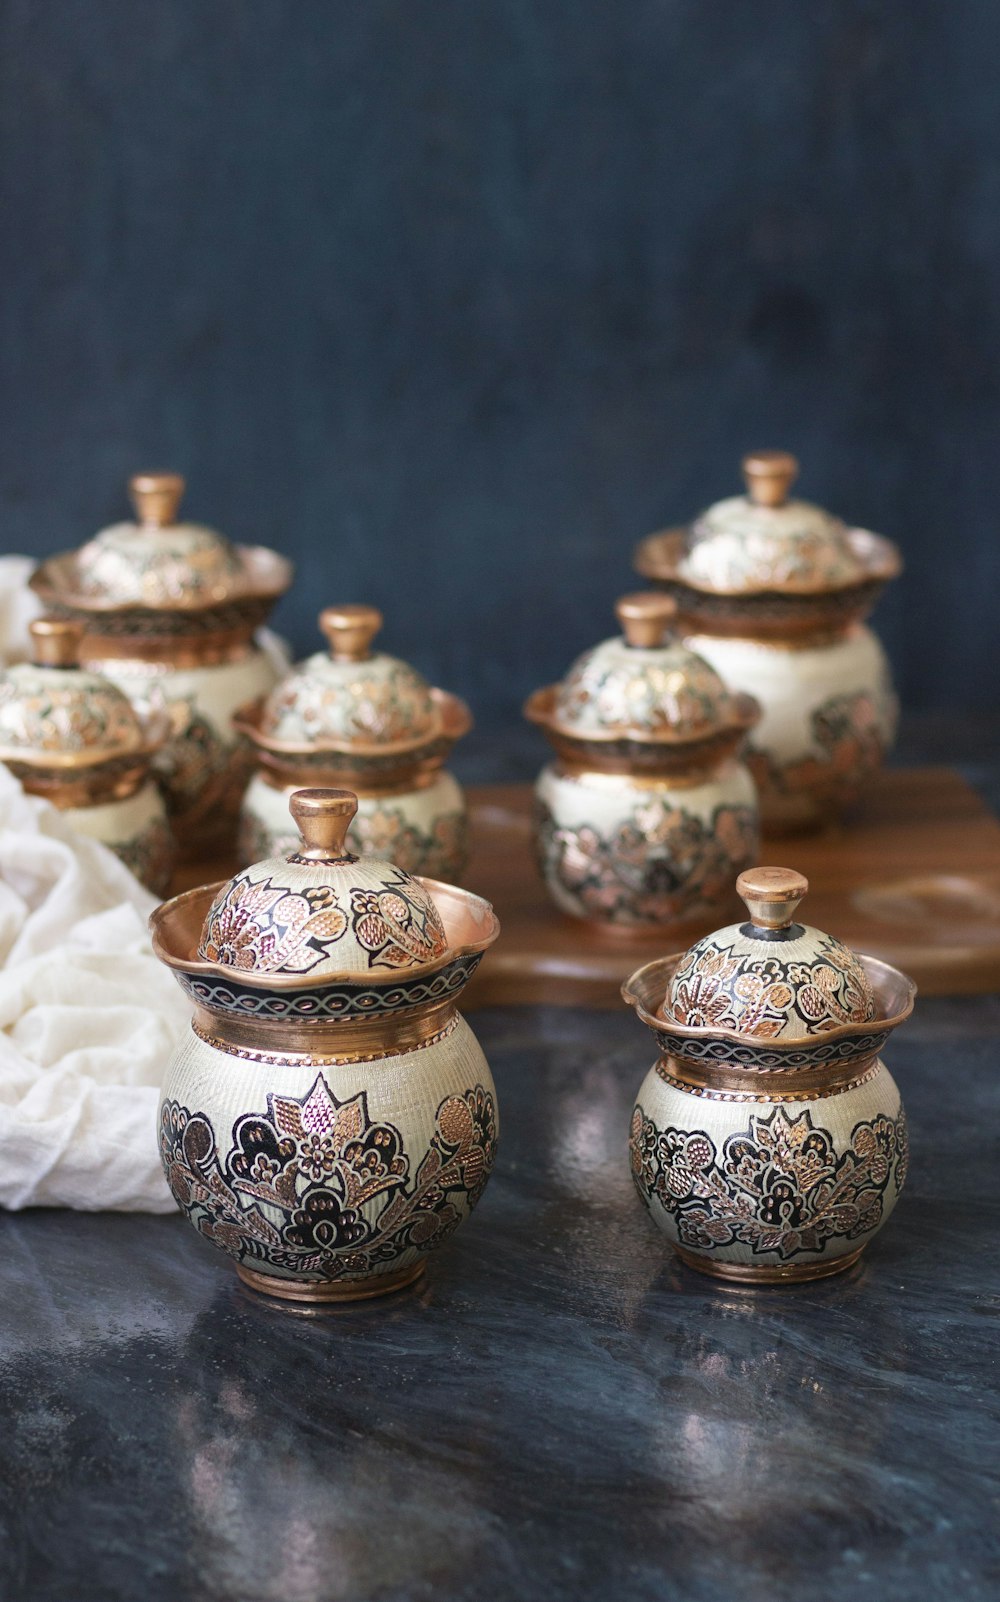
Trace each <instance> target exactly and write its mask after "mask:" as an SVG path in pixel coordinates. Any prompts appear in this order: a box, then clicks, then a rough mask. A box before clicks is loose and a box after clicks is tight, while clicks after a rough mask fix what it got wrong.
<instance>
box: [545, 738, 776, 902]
mask: <svg viewBox="0 0 1000 1602" xmlns="http://www.w3.org/2000/svg"><path fill="white" fill-rule="evenodd" d="M535 795H536V845H537V850H538V859H539V866H540V868H541V872H542V877H543V878H544V880H545V883H546V885H547V887H548V890H549V893H550V895H551V896H552V899H553V900H554V901H555V903H556V905H557V906H558V907H560V908H561V910H562V911H563V912H568V913H570V914H571V915H572V916H573V917H575V918H589V919H594V920H596V921H599V922H601V923H610V924H616V925H620V926H622V927H644V926H645V927H651V926H655V925H669V924H674V923H680V922H682V921H683V920H685V919H688V918H691V917H694V916H697V915H698V914H700V913H702V912H707V911H710V910H711V909H712V908H713V907H715V906H717V905H718V903H719V902H721V901H723V900H724V899H725V897H726V895H727V893H728V892H729V890H730V888H731V886H732V882H733V878H734V876H735V875H736V874H738V873H740V872H741V871H742V870H743V869H744V868H745V867H748V866H749V864H750V863H751V862H752V861H753V860H754V858H755V856H756V854H757V847H758V838H757V797H756V791H755V788H754V782H753V779H752V778H751V776H750V773H749V772H748V770H747V768H746V767H745V766H744V764H743V763H742V762H738V761H736V760H735V759H730V760H728V761H725V762H723V763H721V764H720V765H719V766H718V767H717V768H716V769H715V770H714V771H713V772H712V773H710V774H706V775H704V776H703V777H702V778H700V779H697V780H695V781H694V782H685V781H684V780H682V779H678V778H675V777H671V778H658V779H651V778H650V779H638V778H632V777H629V776H628V775H625V774H609V773H570V772H569V771H567V770H566V769H564V768H563V767H561V766H560V764H559V763H550V764H549V765H548V767H546V768H543V770H542V772H541V774H540V776H539V779H538V783H537V785H536V787H535Z"/></svg>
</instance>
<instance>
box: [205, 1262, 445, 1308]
mask: <svg viewBox="0 0 1000 1602" xmlns="http://www.w3.org/2000/svg"><path fill="white" fill-rule="evenodd" d="M426 1268H427V1264H426V1263H425V1262H419V1263H410V1264H409V1265H408V1267H406V1268H400V1269H397V1270H396V1272H395V1273H394V1274H378V1275H375V1276H373V1277H372V1278H369V1279H353V1280H351V1279H347V1280H344V1279H341V1280H319V1281H314V1282H313V1283H312V1284H310V1283H308V1282H307V1281H305V1280H294V1279H282V1278H280V1277H279V1276H278V1275H277V1274H261V1273H258V1271H257V1270H256V1269H255V1268H247V1267H246V1266H245V1265H244V1264H243V1263H237V1265H236V1272H237V1274H239V1276H240V1279H241V1280H242V1281H243V1283H244V1285H249V1287H250V1289H251V1290H254V1291H258V1292H260V1294H261V1295H263V1296H276V1297H278V1298H279V1299H280V1300H281V1301H286V1302H362V1301H368V1300H370V1298H371V1297H373V1296H388V1295H389V1293H390V1292H391V1291H398V1290H404V1289H405V1288H406V1286H407V1285H412V1284H413V1283H414V1282H415V1281H416V1280H418V1279H420V1278H421V1276H422V1275H423V1274H424V1273H425V1271H426Z"/></svg>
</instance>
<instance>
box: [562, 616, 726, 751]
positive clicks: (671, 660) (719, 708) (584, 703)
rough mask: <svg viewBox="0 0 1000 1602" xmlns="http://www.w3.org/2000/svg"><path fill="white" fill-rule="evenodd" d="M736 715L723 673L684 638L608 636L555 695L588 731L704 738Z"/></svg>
mask: <svg viewBox="0 0 1000 1602" xmlns="http://www.w3.org/2000/svg"><path fill="white" fill-rule="evenodd" d="M732 715H733V713H732V698H731V696H730V695H729V692H728V690H727V689H726V686H725V684H724V683H723V682H722V679H721V678H720V677H719V675H718V673H717V672H716V671H715V669H714V668H713V667H711V666H710V664H709V663H708V662H707V661H705V660H704V659H703V658H701V657H699V656H697V655H696V654H695V653H694V652H693V651H691V650H689V649H688V648H687V647H686V646H684V645H681V644H680V643H679V642H677V641H676V640H671V641H668V642H667V643H665V644H663V645H660V646H655V647H642V646H636V645H630V644H629V643H628V641H627V640H624V639H622V638H621V637H620V636H616V637H615V638H613V639H609V640H604V641H603V642H602V643H601V644H600V645H596V646H594V647H593V649H592V650H590V651H586V652H584V654H583V655H582V656H581V657H579V658H578V659H577V661H576V662H575V663H574V664H573V666H572V667H571V668H570V670H569V672H568V673H567V675H566V677H565V679H564V680H563V681H562V684H561V685H560V686H559V690H558V694H557V696H556V702H555V717H556V719H557V720H558V722H559V724H560V725H561V726H562V727H563V728H565V729H567V730H570V731H572V732H573V733H574V734H576V735H580V736H582V737H587V736H588V735H603V734H607V733H609V732H612V731H617V732H620V733H622V734H625V733H637V734H640V735H653V736H655V735H657V734H662V735H666V734H669V735H671V736H672V737H674V738H675V739H678V740H682V739H691V740H697V739H703V738H705V737H707V736H708V735H710V734H711V733H713V732H714V731H715V730H716V729H718V728H720V727H722V726H724V725H726V724H728V723H729V722H730V721H731V719H732Z"/></svg>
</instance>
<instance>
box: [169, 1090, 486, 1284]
mask: <svg viewBox="0 0 1000 1602" xmlns="http://www.w3.org/2000/svg"><path fill="white" fill-rule="evenodd" d="M496 1139H497V1126H496V1109H495V1107H494V1102H493V1097H492V1095H491V1094H490V1092H489V1091H488V1090H485V1089H484V1088H483V1086H482V1085H476V1086H475V1087H474V1088H472V1089H470V1090H467V1091H465V1092H464V1093H463V1094H461V1095H456V1096H448V1097H446V1099H445V1100H444V1101H442V1103H441V1105H440V1106H439V1108H438V1109H437V1114H436V1118H435V1129H434V1134H433V1135H432V1137H431V1141H430V1145H429V1147H428V1149H427V1150H426V1152H425V1153H424V1155H423V1157H422V1158H421V1160H420V1162H419V1164H418V1165H417V1167H416V1170H415V1171H414V1169H413V1163H412V1161H411V1158H410V1156H409V1154H408V1153H407V1151H406V1148H405V1145H404V1141H403V1137H402V1135H401V1134H400V1132H399V1130H398V1129H397V1128H396V1127H395V1126H394V1125H393V1124H390V1123H385V1122H379V1121H376V1120H373V1119H372V1118H371V1116H370V1115H369V1111H368V1101H367V1096H366V1093H365V1092H364V1091H360V1092H359V1093H358V1094H357V1095H355V1096H352V1097H350V1098H348V1099H347V1100H345V1101H343V1102H341V1101H338V1100H337V1098H336V1096H334V1094H333V1092H332V1091H331V1090H330V1087H329V1085H328V1084H327V1082H326V1079H325V1078H324V1076H323V1074H319V1075H318V1076H317V1078H316V1080H315V1082H314V1083H313V1085H312V1087H311V1089H310V1090H309V1091H308V1093H307V1094H306V1095H305V1096H304V1097H302V1098H301V1099H299V1098H296V1097H294V1096H281V1095H278V1094H275V1093H272V1094H270V1095H269V1096H268V1098H267V1112H266V1113H264V1114H259V1113H253V1112H251V1113H247V1114H246V1115H245V1116H244V1117H241V1118H239V1119H237V1121H236V1123H235V1125H234V1127H233V1131H232V1143H231V1145H230V1148H229V1151H228V1152H227V1153H226V1155H225V1157H223V1155H222V1153H221V1151H220V1149H219V1148H218V1146H217V1143H216V1135H215V1132H214V1130H213V1129H212V1126H211V1124H210V1122H209V1120H208V1118H207V1117H206V1116H205V1114H204V1113H200V1112H191V1111H190V1110H189V1109H188V1108H187V1107H182V1106H180V1105H179V1104H178V1103H177V1102H176V1101H167V1102H165V1103H164V1104H163V1107H162V1109H161V1114H160V1153H161V1157H162V1160H163V1167H164V1171H165V1173H166V1176H167V1181H168V1183H169V1185H170V1189H171V1191H172V1192H173V1195H174V1198H175V1200H176V1202H177V1204H178V1206H179V1207H180V1208H181V1210H182V1211H183V1212H185V1213H187V1214H188V1216H189V1217H190V1219H191V1221H192V1223H193V1224H194V1225H195V1227H196V1228H197V1229H198V1231H199V1232H200V1233H201V1234H202V1235H204V1236H205V1238H206V1239H207V1240H210V1241H212V1243H213V1244H214V1245H216V1246H219V1247H221V1249H222V1250H223V1251H226V1252H228V1253H230V1255H231V1256H233V1257H235V1258H237V1259H238V1260H239V1261H240V1262H242V1263H246V1264H247V1265H248V1266H252V1267H257V1268H259V1269H261V1270H263V1271H265V1272H266V1271H268V1270H274V1271H277V1272H279V1273H280V1272H285V1273H287V1274H290V1275H293V1276H294V1277H296V1278H299V1279H304V1280H326V1281H330V1280H334V1281H335V1280H343V1279H352V1278H360V1277H363V1276H365V1275H367V1274H371V1273H377V1272H378V1271H379V1270H380V1268H386V1269H387V1268H388V1267H389V1266H390V1265H391V1264H392V1263H393V1262H394V1261H395V1260H396V1259H397V1258H399V1257H400V1256H401V1255H402V1254H403V1253H404V1252H407V1251H410V1250H412V1249H417V1250H419V1251H426V1250H429V1249H430V1248H431V1247H433V1246H436V1245H438V1244H439V1242H440V1241H441V1240H443V1239H444V1237H445V1236H446V1235H448V1234H450V1233H451V1231H452V1230H453V1229H454V1228H455V1226H456V1225H457V1224H458V1223H459V1222H460V1221H461V1219H462V1218H463V1217H464V1216H465V1214H466V1213H468V1212H469V1211H471V1209H472V1208H473V1207H474V1206H475V1204H476V1202H477V1201H478V1200H479V1197H480V1195H481V1194H482V1191H483V1188H484V1186H485V1184H486V1181H487V1179H488V1177H489V1173H490V1170H491V1168H492V1166H493V1160H494V1156H495V1153H496Z"/></svg>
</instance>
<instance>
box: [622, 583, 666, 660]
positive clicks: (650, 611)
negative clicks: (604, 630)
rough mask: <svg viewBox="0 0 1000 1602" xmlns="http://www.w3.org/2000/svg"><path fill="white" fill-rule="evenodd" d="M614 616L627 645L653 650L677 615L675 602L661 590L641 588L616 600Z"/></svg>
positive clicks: (661, 642)
mask: <svg viewBox="0 0 1000 1602" xmlns="http://www.w3.org/2000/svg"><path fill="white" fill-rule="evenodd" d="M615 616H616V617H617V619H618V621H619V623H620V624H621V627H622V633H623V634H624V636H625V639H626V640H627V641H628V644H629V645H634V646H638V647H639V648H640V649H646V650H650V649H653V650H655V649H656V648H657V647H658V646H661V645H662V644H663V642H664V640H665V639H666V637H667V634H668V633H669V631H670V629H671V628H672V626H673V624H674V623H675V621H676V619H677V602H676V601H675V600H674V598H673V596H672V595H666V594H664V593H663V592H662V591H660V590H640V591H639V592H638V593H637V594H635V595H623V596H622V598H621V600H620V601H616V602H615Z"/></svg>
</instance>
